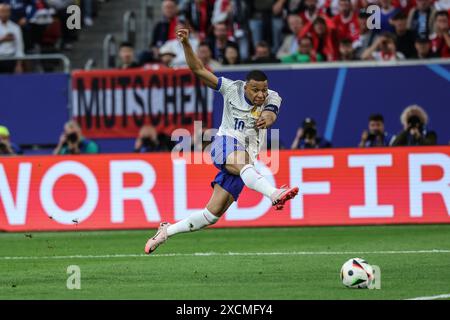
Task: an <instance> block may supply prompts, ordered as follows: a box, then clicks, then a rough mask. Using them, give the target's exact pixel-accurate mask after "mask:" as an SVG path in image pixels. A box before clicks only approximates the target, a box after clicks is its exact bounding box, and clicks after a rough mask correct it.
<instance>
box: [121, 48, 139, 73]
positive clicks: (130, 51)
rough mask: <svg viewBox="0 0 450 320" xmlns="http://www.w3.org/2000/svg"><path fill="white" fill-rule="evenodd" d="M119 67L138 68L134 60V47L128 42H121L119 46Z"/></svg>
mask: <svg viewBox="0 0 450 320" xmlns="http://www.w3.org/2000/svg"><path fill="white" fill-rule="evenodd" d="M119 60H120V63H119V69H133V68H139V65H138V64H137V62H136V61H135V60H134V47H133V45H132V44H131V43H130V42H122V43H121V44H120V46H119Z"/></svg>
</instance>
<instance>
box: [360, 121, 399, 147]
mask: <svg viewBox="0 0 450 320" xmlns="http://www.w3.org/2000/svg"><path fill="white" fill-rule="evenodd" d="M394 139H395V136H394V135H392V134H389V133H388V132H386V130H385V127H384V117H383V115H381V114H373V115H371V116H370V117H369V128H368V130H364V132H363V134H362V136H361V142H360V143H359V147H361V148H370V147H388V146H390V145H391V144H392V142H393V141H394Z"/></svg>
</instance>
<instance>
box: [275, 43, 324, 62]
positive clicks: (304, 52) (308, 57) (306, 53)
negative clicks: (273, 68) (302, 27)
mask: <svg viewBox="0 0 450 320" xmlns="http://www.w3.org/2000/svg"><path fill="white" fill-rule="evenodd" d="M323 60H324V58H323V56H322V55H321V54H320V53H319V54H318V53H316V52H315V51H314V49H313V43H312V39H311V38H310V37H308V36H305V37H303V38H300V39H299V40H298V51H297V53H295V54H292V55H290V56H286V57H284V58H282V59H281V62H282V63H307V62H317V61H323Z"/></svg>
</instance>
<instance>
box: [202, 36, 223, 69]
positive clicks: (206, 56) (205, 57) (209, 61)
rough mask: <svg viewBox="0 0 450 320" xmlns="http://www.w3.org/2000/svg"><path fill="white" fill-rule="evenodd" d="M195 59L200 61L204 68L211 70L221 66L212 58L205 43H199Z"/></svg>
mask: <svg viewBox="0 0 450 320" xmlns="http://www.w3.org/2000/svg"><path fill="white" fill-rule="evenodd" d="M197 57H198V58H199V59H200V60H201V62H202V63H203V65H204V66H206V67H207V68H210V69H212V70H214V69H216V68H219V67H220V66H221V64H220V63H219V62H218V61H216V60H214V59H213V58H212V52H211V48H210V47H209V45H208V43H207V42H201V43H200V44H199V46H198V49H197Z"/></svg>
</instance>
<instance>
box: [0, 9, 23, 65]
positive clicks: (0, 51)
mask: <svg viewBox="0 0 450 320" xmlns="http://www.w3.org/2000/svg"><path fill="white" fill-rule="evenodd" d="M10 16H11V7H10V6H9V5H6V4H0V58H21V57H23V55H24V47H23V38H22V31H21V30H20V27H19V26H18V25H17V24H15V23H14V22H12V21H11V20H9V18H10ZM14 72H17V73H20V72H22V62H21V61H18V60H10V61H0V73H14Z"/></svg>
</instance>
